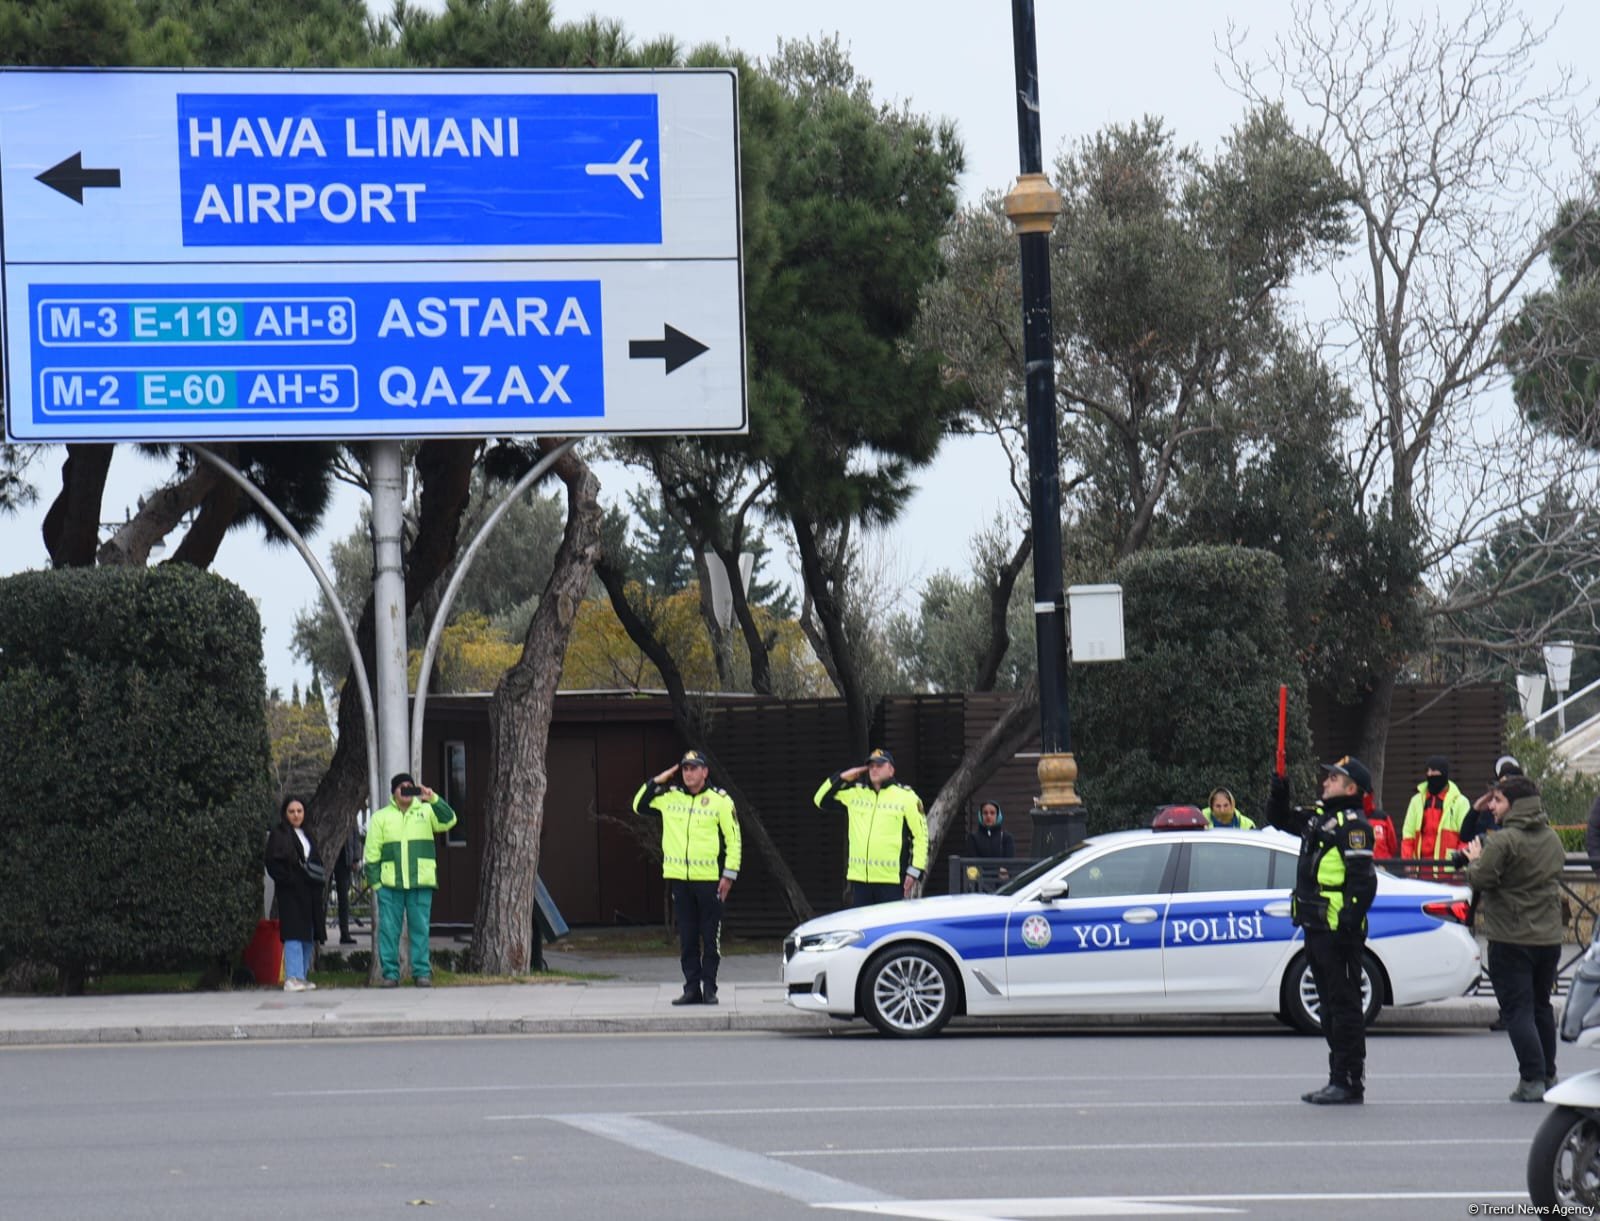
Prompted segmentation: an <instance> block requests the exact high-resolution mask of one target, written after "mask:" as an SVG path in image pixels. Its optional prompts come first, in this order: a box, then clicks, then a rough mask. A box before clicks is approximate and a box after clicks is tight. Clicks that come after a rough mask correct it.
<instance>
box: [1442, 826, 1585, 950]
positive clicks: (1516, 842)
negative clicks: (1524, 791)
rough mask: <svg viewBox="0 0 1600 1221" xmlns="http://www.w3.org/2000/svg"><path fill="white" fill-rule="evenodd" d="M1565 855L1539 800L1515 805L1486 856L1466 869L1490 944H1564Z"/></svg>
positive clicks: (1487, 842) (1480, 926) (1489, 843)
mask: <svg viewBox="0 0 1600 1221" xmlns="http://www.w3.org/2000/svg"><path fill="white" fill-rule="evenodd" d="M1566 863H1567V853H1566V849H1565V848H1563V847H1562V845H1561V837H1560V836H1559V835H1557V834H1556V833H1555V829H1554V828H1553V827H1551V825H1550V820H1549V819H1548V818H1546V817H1545V814H1544V810H1543V808H1542V807H1541V806H1540V804H1539V799H1538V798H1537V797H1523V798H1521V799H1520V800H1518V801H1514V802H1512V803H1511V809H1510V810H1508V811H1507V812H1506V816H1505V818H1503V819H1501V821H1500V829H1499V830H1498V831H1496V832H1495V833H1494V834H1493V835H1491V836H1489V838H1488V839H1486V840H1484V842H1483V855H1482V856H1480V857H1478V859H1477V860H1475V861H1472V862H1470V863H1469V864H1468V865H1467V867H1466V875H1465V877H1466V882H1467V885H1469V886H1471V887H1472V890H1473V893H1474V896H1475V897H1476V899H1477V926H1478V931H1479V932H1481V933H1482V934H1483V935H1484V936H1485V937H1487V938H1488V939H1489V940H1490V941H1504V942H1508V943H1510V944H1512V945H1560V944H1561V942H1562V941H1563V940H1564V934H1565V932H1566V928H1565V925H1564V924H1563V923H1562V920H1561V871H1562V869H1564V868H1565V867H1566Z"/></svg>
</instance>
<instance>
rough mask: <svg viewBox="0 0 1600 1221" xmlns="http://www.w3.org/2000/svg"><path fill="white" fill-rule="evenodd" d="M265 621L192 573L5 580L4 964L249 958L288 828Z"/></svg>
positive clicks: (0, 583)
mask: <svg viewBox="0 0 1600 1221" xmlns="http://www.w3.org/2000/svg"><path fill="white" fill-rule="evenodd" d="M263 688H264V681H263V673H262V664H261V626H260V620H259V618H258V616H257V614H256V609H255V606H254V604H253V603H252V602H251V601H250V599H249V598H248V597H247V596H246V595H245V593H244V592H243V591H242V590H240V589H239V588H237V587H236V586H233V585H230V584H229V583H228V582H226V581H224V580H222V579H221V578H219V577H216V576H212V575H211V574H209V573H204V572H200V571H198V570H196V569H193V568H190V567H188V566H184V565H168V566H165V567H161V568H155V569H142V568H138V569H127V568H102V569H73V570H63V571H58V572H30V573H24V574H21V575H19V576H14V577H8V578H5V579H3V580H0V742H3V743H4V744H5V750H4V757H3V758H0V791H4V793H5V795H6V797H5V801H6V829H7V837H6V838H7V844H8V847H7V850H6V851H5V852H4V853H0V895H3V896H4V899H3V901H0V966H3V965H4V964H5V963H6V962H9V961H14V960H19V959H24V960H28V961H33V962H39V963H49V964H51V965H54V966H55V967H57V968H58V969H59V970H60V971H61V973H62V975H63V978H64V979H65V980H66V981H68V987H69V988H72V987H75V986H77V985H78V984H81V981H82V979H83V977H84V975H85V973H87V972H92V971H101V970H111V969H130V968H169V967H176V966H183V965H190V964H194V963H196V962H200V961H212V960H215V959H217V958H218V957H221V956H230V955H234V954H236V953H238V951H240V950H241V949H242V948H243V947H244V945H245V943H246V941H247V940H248V939H249V936H250V933H251V930H252V928H253V926H254V924H255V921H256V919H257V918H258V916H259V914H260V906H261V848H262V843H263V841H264V838H265V835H266V830H267V826H268V822H269V818H270V814H269V810H268V803H269V794H270V788H269V779H268V775H269V771H268V767H269V765H268V746H267V731H266V720H265V713H264V698H263V695H264V692H263Z"/></svg>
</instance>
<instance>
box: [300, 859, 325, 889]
mask: <svg viewBox="0 0 1600 1221" xmlns="http://www.w3.org/2000/svg"><path fill="white" fill-rule="evenodd" d="M303 868H304V869H305V871H306V876H307V877H308V878H310V879H311V880H312V881H313V882H315V883H316V884H317V885H318V886H321V885H323V884H324V883H325V882H327V880H328V871H327V870H326V869H324V868H323V867H322V862H321V861H306V862H305V863H304V865H303Z"/></svg>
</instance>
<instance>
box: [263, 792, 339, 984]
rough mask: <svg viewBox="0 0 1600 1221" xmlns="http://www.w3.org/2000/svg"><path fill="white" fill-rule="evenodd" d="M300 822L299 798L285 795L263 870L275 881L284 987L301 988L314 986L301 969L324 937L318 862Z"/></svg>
mask: <svg viewBox="0 0 1600 1221" xmlns="http://www.w3.org/2000/svg"><path fill="white" fill-rule="evenodd" d="M305 821H306V805H305V802H303V801H301V800H300V799H299V798H298V797H286V798H284V801H283V809H282V811H281V817H280V818H279V820H278V825H277V826H276V827H274V828H272V830H271V832H269V833H268V835H267V850H266V863H267V874H268V875H269V876H270V877H271V878H272V880H273V882H274V883H276V885H277V893H278V936H279V937H280V938H281V939H282V941H283V976H284V978H283V990H284V991H285V992H306V991H309V990H310V989H312V988H315V987H316V986H317V985H316V984H314V983H311V982H310V981H309V980H307V979H306V971H307V970H308V969H309V968H310V966H311V956H312V953H313V949H314V947H313V943H314V942H317V941H324V940H326V939H327V936H328V932H327V927H326V925H325V924H324V923H323V920H322V909H323V898H322V884H323V881H324V876H323V873H322V863H321V859H320V858H319V857H318V856H317V845H316V842H315V841H314V840H313V839H312V838H311V835H310V834H309V833H308V832H307V831H306V829H305Z"/></svg>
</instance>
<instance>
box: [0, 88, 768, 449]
mask: <svg viewBox="0 0 1600 1221" xmlns="http://www.w3.org/2000/svg"><path fill="white" fill-rule="evenodd" d="M736 86H737V80H736V77H735V75H734V74H733V73H732V72H730V71H726V70H704V71H701V70H694V71H684V72H590V71H573V72H503V73H498V72H497V73H440V72H434V73H378V72H365V73H353V72H295V73H285V72H246V73H224V72H172V71H160V70H154V71H131V70H127V71H125V70H115V71H95V70H89V71H81V70H80V71H74V70H54V69H52V70H30V69H0V352H3V355H4V360H5V367H4V392H5V400H6V430H7V434H8V435H9V436H10V437H12V438H13V439H15V440H21V441H123V440H152V441H155V440H172V441H185V440H205V439H233V440H247V439H302V438H304V439H309V438H324V437H326V438H340V439H360V438H376V437H428V436H455V435H464V436H482V435H508V434H515V433H518V432H532V433H542V434H546V435H549V434H561V433H580V432H626V433H669V434H670V433H684V432H737V431H742V430H743V429H744V428H745V426H746V410H745V378H744V348H745V344H744V316H743V315H744V311H743V289H742V282H743V277H742V267H741V249H740V234H739V176H738V139H737V137H738V127H737V112H738V102H737V88H736Z"/></svg>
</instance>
